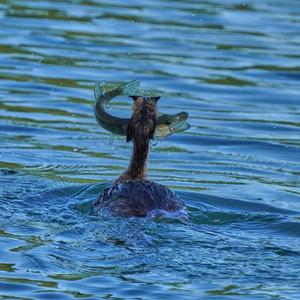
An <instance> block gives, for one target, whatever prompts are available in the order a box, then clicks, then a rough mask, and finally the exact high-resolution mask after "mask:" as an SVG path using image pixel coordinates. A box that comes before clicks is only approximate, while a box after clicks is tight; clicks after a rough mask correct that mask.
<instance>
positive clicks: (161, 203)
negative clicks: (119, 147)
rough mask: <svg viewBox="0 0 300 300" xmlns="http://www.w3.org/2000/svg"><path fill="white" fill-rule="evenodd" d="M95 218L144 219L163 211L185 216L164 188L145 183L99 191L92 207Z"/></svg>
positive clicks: (122, 185) (177, 202)
mask: <svg viewBox="0 0 300 300" xmlns="http://www.w3.org/2000/svg"><path fill="white" fill-rule="evenodd" d="M93 208H94V212H95V213H96V214H98V215H112V216H121V217H133V216H135V217H145V216H147V215H149V214H150V213H152V212H155V211H156V212H157V211H165V212H170V213H177V212H182V213H184V214H187V212H186V206H185V205H184V203H183V202H182V201H181V200H180V199H179V198H178V196H177V195H176V194H175V193H174V192H172V191H171V190H170V189H168V188H167V187H165V186H163V185H160V184H158V183H155V182H153V181H148V180H132V181H126V182H120V183H116V184H115V185H113V186H112V187H111V188H108V189H106V190H104V191H103V193H102V194H101V195H100V196H99V197H98V199H97V200H96V201H95V202H94V205H93Z"/></svg>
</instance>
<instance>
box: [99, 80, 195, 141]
mask: <svg viewBox="0 0 300 300" xmlns="http://www.w3.org/2000/svg"><path fill="white" fill-rule="evenodd" d="M139 93H141V91H140V81H139V80H132V81H129V82H126V83H122V84H120V83H119V84H117V85H116V84H113V83H109V82H106V81H99V82H96V83H95V88H94V95H95V105H94V114H95V117H96V120H97V122H98V124H99V125H100V126H101V127H103V128H104V129H105V130H107V131H109V132H111V133H114V134H117V135H122V136H126V133H127V126H128V123H129V119H127V118H121V117H116V116H113V115H111V114H109V113H108V112H107V111H106V110H105V107H106V105H107V104H108V103H109V102H110V101H111V100H112V99H114V98H116V97H118V96H132V95H137V94H139ZM188 116H189V115H188V113H187V112H185V111H182V112H179V113H176V114H162V113H159V112H158V115H157V121H156V124H157V125H156V130H155V138H156V139H162V138H165V137H167V136H169V135H172V134H174V133H178V132H182V131H185V130H187V129H189V128H190V127H191V126H190V124H189V123H188V122H187V119H188Z"/></svg>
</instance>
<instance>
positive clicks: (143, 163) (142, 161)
mask: <svg viewBox="0 0 300 300" xmlns="http://www.w3.org/2000/svg"><path fill="white" fill-rule="evenodd" d="M148 153H149V139H146V140H145V141H141V140H139V141H138V142H137V141H136V140H135V139H134V140H133V149H132V156H131V160H130V163H129V166H128V168H127V170H126V171H125V172H124V173H123V174H122V175H121V176H120V177H119V178H118V179H117V181H118V182H120V181H128V180H143V179H146V176H147V175H146V173H147V158H148Z"/></svg>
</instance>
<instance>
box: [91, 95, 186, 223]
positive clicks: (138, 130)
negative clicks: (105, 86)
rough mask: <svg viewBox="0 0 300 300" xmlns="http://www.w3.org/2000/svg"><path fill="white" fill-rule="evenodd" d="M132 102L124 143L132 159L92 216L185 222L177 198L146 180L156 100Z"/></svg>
mask: <svg viewBox="0 0 300 300" xmlns="http://www.w3.org/2000/svg"><path fill="white" fill-rule="evenodd" d="M132 98H133V100H134V106H133V112H132V116H131V118H130V121H129V124H128V126H127V142H129V141H132V142H133V150H132V157H131V160H130V163H129V166H128V168H127V170H126V171H125V172H123V173H122V174H121V175H120V176H119V177H118V178H117V179H116V180H115V181H114V183H113V185H112V187H110V188H108V189H106V190H104V191H103V193H102V194H101V195H100V196H99V197H98V199H97V200H96V201H95V202H94V204H93V208H94V212H95V213H96V214H99V215H113V216H121V217H133V216H134V217H147V216H149V217H153V218H160V217H174V218H178V219H181V220H183V221H186V220H188V214H187V209H186V206H185V205H184V203H183V202H182V201H181V200H180V199H179V198H178V196H177V195H176V194H175V193H174V192H172V191H171V190H170V189H168V188H167V187H165V186H163V185H160V184H158V183H156V182H153V181H149V180H147V176H146V170H147V158H148V152H149V144H150V140H151V139H153V136H154V133H155V127H156V113H157V108H156V106H157V101H158V99H159V97H142V96H132Z"/></svg>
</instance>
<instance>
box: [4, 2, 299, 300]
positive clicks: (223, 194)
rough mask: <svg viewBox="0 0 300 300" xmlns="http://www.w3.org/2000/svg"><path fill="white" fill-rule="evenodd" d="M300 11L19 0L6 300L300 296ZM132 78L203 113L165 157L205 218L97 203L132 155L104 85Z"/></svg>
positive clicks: (155, 174)
mask: <svg viewBox="0 0 300 300" xmlns="http://www.w3.org/2000/svg"><path fill="white" fill-rule="evenodd" d="M299 16H300V6H299V1H298V0H286V1H279V0H268V1H258V0H253V1H243V2H241V1H236V0H229V1H221V0H207V1H192V0H188V1H175V0H172V1H156V0H155V1H147V0H146V1H135V0H134V1H126V2H125V1H119V0H113V1H98V0H92V1H84V0H73V1H66V0H60V1H50V0H49V1H46V0H42V1H25V0H24V1H18V0H15V1H8V0H2V1H1V4H0V25H1V31H0V80H1V81H0V86H1V89H0V100H1V102H0V147H1V149H0V298H4V299H77V298H82V299H226V300H227V299H251V300H252V299H273V300H274V299H299V295H300V275H299V274H300V273H299V269H300V239H299V238H300V223H299V222H300V201H299V200H300V179H299V178H300V177H299V175H300V155H299V150H300V149H299V146H300V138H299V137H300V105H299V101H300V98H299V96H300V85H299V79H300V59H299V58H300V52H299V49H300V39H299V36H300V17H299ZM132 79H139V80H141V82H142V85H143V88H144V89H146V90H152V91H155V92H156V93H157V94H161V95H162V99H161V100H160V103H159V109H160V111H162V112H168V113H176V112H179V111H181V110H185V111H188V112H189V113H190V118H189V121H190V123H191V125H192V127H191V129H190V130H189V131H187V132H184V133H182V134H177V135H174V136H171V137H168V138H167V139H165V140H163V141H161V142H159V143H158V144H157V145H154V146H153V147H152V151H151V155H150V162H149V177H150V178H151V179H153V180H156V181H158V182H160V183H163V184H165V185H167V186H169V187H170V188H172V189H173V190H176V191H177V193H178V194H179V195H180V196H181V198H182V199H183V200H184V201H185V202H186V203H187V205H188V207H189V210H190V214H191V224H189V225H184V224H181V223H178V222H158V223H155V222H153V221H150V220H143V219H116V218H114V219H113V218H98V217H93V216H90V214H89V209H90V203H91V201H92V200H94V199H95V198H96V197H97V195H98V193H99V192H101V191H102V190H103V189H104V188H105V187H106V186H107V185H108V184H109V183H110V182H111V181H112V180H113V179H114V178H116V177H117V176H118V175H119V174H120V172H122V170H123V169H124V168H125V167H126V165H127V163H128V157H129V156H130V145H126V143H125V140H124V138H122V137H118V136H114V135H111V134H109V133H108V132H106V131H105V130H103V129H102V128H100V127H99V126H98V125H97V123H96V121H95V118H94V116H93V112H92V105H93V101H94V100H93V85H94V82H95V81H100V80H114V81H116V80H119V81H129V80H132ZM110 112H111V113H113V114H116V115H124V116H129V114H130V103H129V102H128V101H127V99H124V98H122V97H121V98H120V99H117V100H116V101H115V102H114V105H113V106H112V108H111V110H110Z"/></svg>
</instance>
